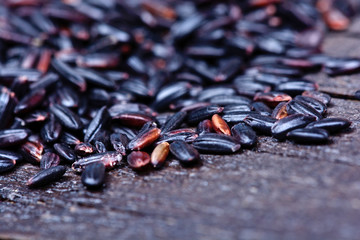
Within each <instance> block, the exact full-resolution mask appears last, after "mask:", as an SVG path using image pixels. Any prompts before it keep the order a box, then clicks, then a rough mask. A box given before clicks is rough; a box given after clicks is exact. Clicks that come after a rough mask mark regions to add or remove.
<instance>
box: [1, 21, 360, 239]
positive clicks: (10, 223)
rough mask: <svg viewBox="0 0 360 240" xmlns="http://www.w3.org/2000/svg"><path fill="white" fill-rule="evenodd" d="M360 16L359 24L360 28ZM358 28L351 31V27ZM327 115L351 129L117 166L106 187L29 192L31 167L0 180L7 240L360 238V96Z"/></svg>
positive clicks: (348, 51)
mask: <svg viewBox="0 0 360 240" xmlns="http://www.w3.org/2000/svg"><path fill="white" fill-rule="evenodd" d="M354 26H358V27H359V26H360V21H359V20H358V21H357V22H356V23H355V24H354V25H353V26H352V28H351V31H353V32H355V33H356V32H360V29H359V28H358V27H357V28H356V27H354ZM351 31H350V32H351ZM324 51H325V52H327V53H329V54H331V55H333V56H356V57H358V56H359V55H360V47H359V40H358V39H354V38H353V37H351V36H350V37H349V36H348V32H347V33H340V34H339V33H336V34H334V33H333V34H330V35H329V37H328V38H327V39H326V41H325V43H324ZM311 78H312V79H314V80H315V81H317V82H318V83H319V84H320V89H321V90H326V91H335V92H338V93H343V94H345V93H353V92H354V91H355V90H357V89H360V75H359V74H356V75H351V76H345V77H336V78H329V77H327V76H325V75H323V74H316V75H313V76H311ZM328 116H332V117H345V118H349V119H350V120H351V121H353V124H352V128H351V131H349V132H348V133H346V134H345V133H341V134H339V135H337V136H334V137H332V143H331V144H329V145H322V146H301V145H295V144H291V143H289V142H281V143H279V142H277V141H276V140H275V139H272V138H269V137H262V138H261V139H260V142H259V144H258V146H257V148H256V149H255V150H244V151H243V152H241V153H239V154H235V155H230V156H216V155H202V157H201V158H202V164H201V166H197V167H195V168H183V167H181V166H180V165H179V164H178V163H177V161H174V160H170V161H169V162H168V163H167V164H166V166H165V168H164V169H162V170H160V171H151V172H146V173H142V174H139V173H135V172H134V171H132V170H131V169H130V168H128V167H120V168H118V169H116V170H114V171H111V172H109V174H108V178H107V187H106V188H105V189H103V190H101V191H98V192H90V191H87V190H85V189H84V187H83V186H82V184H81V182H80V176H78V175H76V174H75V173H73V172H72V171H71V170H69V171H68V172H67V173H66V174H65V177H64V178H63V179H62V180H61V181H60V182H57V183H54V184H52V185H51V186H49V187H46V188H43V189H38V190H30V189H28V188H27V187H26V186H25V182H26V181H27V179H28V178H29V177H30V176H32V175H33V174H34V173H35V172H37V171H38V168H37V167H34V166H31V165H29V164H25V165H22V166H20V167H18V168H17V169H16V170H15V171H14V172H11V173H8V174H5V175H1V176H0V238H1V239H204V240H210V239H274V240H279V239H357V238H358V237H359V236H360V228H359V223H360V141H359V140H360V136H359V127H360V102H359V101H349V100H342V99H333V100H332V106H331V107H330V108H329V111H328Z"/></svg>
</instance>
